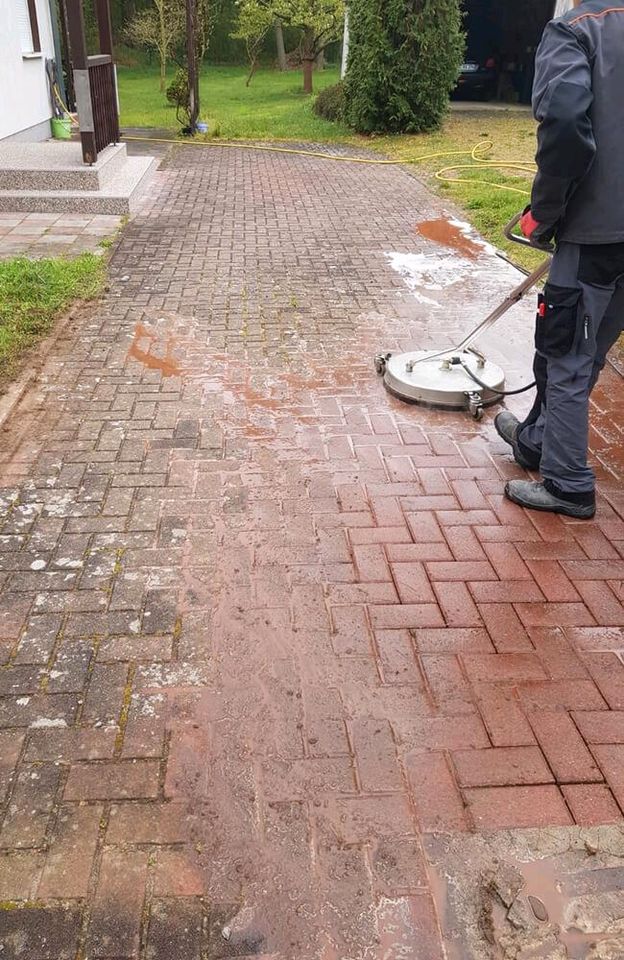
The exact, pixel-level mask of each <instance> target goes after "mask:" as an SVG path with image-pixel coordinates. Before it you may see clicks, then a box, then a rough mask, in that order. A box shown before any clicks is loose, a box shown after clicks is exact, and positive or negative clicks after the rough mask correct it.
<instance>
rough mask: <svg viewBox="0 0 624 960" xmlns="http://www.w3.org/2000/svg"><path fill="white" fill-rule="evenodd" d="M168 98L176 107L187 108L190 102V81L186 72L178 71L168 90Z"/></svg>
mask: <svg viewBox="0 0 624 960" xmlns="http://www.w3.org/2000/svg"><path fill="white" fill-rule="evenodd" d="M166 97H167V100H168V101H169V103H172V104H173V106H174V107H185V106H186V105H187V103H188V100H189V81H188V73H187V72H186V70H176V73H175V76H174V78H173V80H172V81H171V83H170V84H169V86H168V87H167V90H166Z"/></svg>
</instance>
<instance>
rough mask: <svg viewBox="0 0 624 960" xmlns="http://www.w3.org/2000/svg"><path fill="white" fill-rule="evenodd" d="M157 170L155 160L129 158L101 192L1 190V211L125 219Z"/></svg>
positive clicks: (87, 190)
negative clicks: (82, 214)
mask: <svg viewBox="0 0 624 960" xmlns="http://www.w3.org/2000/svg"><path fill="white" fill-rule="evenodd" d="M124 150H125V147H124ZM157 166H158V160H156V159H155V158H154V157H126V158H125V162H124V163H123V165H122V166H121V167H120V168H119V169H118V170H117V173H116V175H115V176H114V177H113V178H112V179H111V180H110V181H109V182H107V183H105V184H104V186H103V187H102V188H101V189H97V188H96V189H93V190H89V189H82V190H81V189H78V190H59V189H56V190H28V189H23V190H0V211H2V212H3V213H4V212H11V211H15V212H16V213H93V214H98V213H100V214H117V215H120V216H123V214H125V213H131V212H132V210H133V209H134V207H135V205H136V203H137V202H138V199H139V197H140V195H141V193H142V191H143V189H144V187H145V185H146V184H147V182H148V181H149V180H150V178H151V177H152V175H153V173H154V171H155V170H156V167H157Z"/></svg>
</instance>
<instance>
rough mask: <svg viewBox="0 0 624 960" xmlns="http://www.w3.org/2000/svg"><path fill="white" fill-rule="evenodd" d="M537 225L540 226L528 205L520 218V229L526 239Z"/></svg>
mask: <svg viewBox="0 0 624 960" xmlns="http://www.w3.org/2000/svg"><path fill="white" fill-rule="evenodd" d="M539 226H540V223H539V221H537V220H536V219H535V217H534V216H533V214H532V213H531V208H530V207H528V208H527V209H526V210H525V211H524V213H523V215H522V219H521V220H520V229H521V230H522V233H523V234H524V236H525V237H527V239H528V240H530V239H531V237H532V236H533V234H534V232H535V231H536V230H537V228H538V227H539Z"/></svg>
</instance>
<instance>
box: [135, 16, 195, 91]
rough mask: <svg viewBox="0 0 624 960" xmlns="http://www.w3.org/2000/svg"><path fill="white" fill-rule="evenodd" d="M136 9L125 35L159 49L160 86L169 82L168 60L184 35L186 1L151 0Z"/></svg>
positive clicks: (137, 45) (162, 88) (140, 45)
mask: <svg viewBox="0 0 624 960" xmlns="http://www.w3.org/2000/svg"><path fill="white" fill-rule="evenodd" d="M152 4H153V5H152V6H151V7H147V8H146V9H145V10H141V11H139V13H136V14H135V15H134V16H133V17H132V19H131V20H130V22H129V24H128V25H127V27H126V29H125V38H126V40H127V42H128V43H129V44H131V45H132V46H136V47H147V48H148V49H151V50H156V51H157V53H158V57H159V60H160V89H161V91H164V89H165V85H166V82H167V63H168V61H169V60H170V59H172V57H173V54H174V51H175V49H176V47H177V46H178V45H179V44H180V43H181V42H182V39H183V36H184V5H183V4H182V3H180V2H179V0H152Z"/></svg>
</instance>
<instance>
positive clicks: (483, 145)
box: [124, 137, 535, 196]
mask: <svg viewBox="0 0 624 960" xmlns="http://www.w3.org/2000/svg"><path fill="white" fill-rule="evenodd" d="M124 140H127V141H134V142H141V143H167V144H172V143H175V144H181V145H183V146H187V147H221V148H224V149H227V148H228V147H229V148H233V149H236V150H256V151H261V152H264V153H285V154H292V155H294V156H297V157H314V159H315V160H332V161H333V162H334V163H364V164H369V165H371V166H377V167H397V166H403V165H405V164H412V163H425V162H426V161H429V160H439V159H441V158H442V157H470V159H471V160H472V161H473V163H461V164H454V165H452V166H448V167H443V168H442V169H441V170H438V171H437V172H436V174H435V178H436V180H441V181H442V182H444V183H467V184H470V185H471V186H473V185H474V184H481V185H483V186H486V187H492V188H493V189H495V190H506V191H508V192H510V193H519V194H521V196H530V191H529V190H522V189H521V188H520V187H512V186H509V185H508V184H505V183H493V182H491V181H489V180H474V179H472V178H468V177H457V176H449V174H455V173H457V171H460V170H518V171H520V172H521V173H525V174H532V173H535V164H534V163H532V162H530V161H529V160H508V161H505V160H487V159H486V156H487V154H489V153H490V151H491V150H492V149H493V147H494V144H493V142H492V141H491V140H482V141H480V143H477V144H476V145H475V146H474V147H473V148H472V150H442V151H439V152H438V153H426V154H423V155H422V156H420V157H407V158H406V159H404V160H373V159H372V158H369V157H340V156H336V155H335V154H333V153H318V152H316V151H314V150H302V149H299V148H296V147H278V146H273V145H272V144H261V143H238V142H236V141H230V140H180V139H175V140H167V139H166V138H164V137H124Z"/></svg>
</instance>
